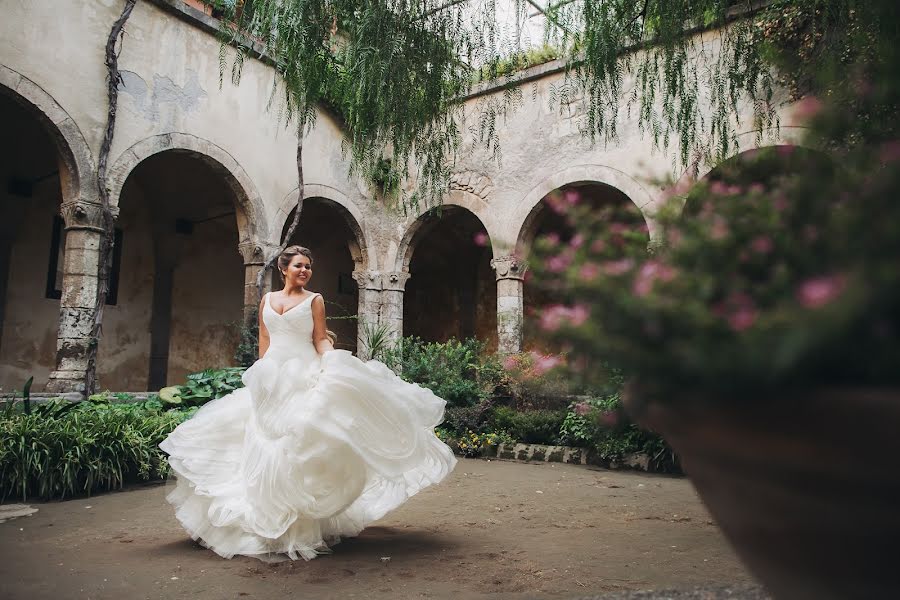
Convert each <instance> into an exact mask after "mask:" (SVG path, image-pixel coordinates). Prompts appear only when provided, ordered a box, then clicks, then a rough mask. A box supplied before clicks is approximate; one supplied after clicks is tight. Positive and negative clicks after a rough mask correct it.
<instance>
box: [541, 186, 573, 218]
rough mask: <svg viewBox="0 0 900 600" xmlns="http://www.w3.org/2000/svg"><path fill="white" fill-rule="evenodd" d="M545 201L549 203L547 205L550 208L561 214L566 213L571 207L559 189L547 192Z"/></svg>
mask: <svg viewBox="0 0 900 600" xmlns="http://www.w3.org/2000/svg"><path fill="white" fill-rule="evenodd" d="M544 201H545V202H546V203H547V206H549V207H550V210H552V211H553V212H555V213H556V214H559V215H561V214H564V213H565V212H566V210H568V208H569V206H568V205H567V204H566V201H565V200H564V199H563V195H562V193H560V192H559V190H556V191H553V192H550V193H549V194H547V195H546V196H545V197H544Z"/></svg>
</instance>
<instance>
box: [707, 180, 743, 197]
mask: <svg viewBox="0 0 900 600" xmlns="http://www.w3.org/2000/svg"><path fill="white" fill-rule="evenodd" d="M709 191H711V192H712V193H713V194H716V195H717V196H737V195H738V194H740V193H741V192H742V191H743V190H742V189H741V186H739V185H726V184H725V183H723V182H721V181H714V182H713V183H712V185H711V186H709Z"/></svg>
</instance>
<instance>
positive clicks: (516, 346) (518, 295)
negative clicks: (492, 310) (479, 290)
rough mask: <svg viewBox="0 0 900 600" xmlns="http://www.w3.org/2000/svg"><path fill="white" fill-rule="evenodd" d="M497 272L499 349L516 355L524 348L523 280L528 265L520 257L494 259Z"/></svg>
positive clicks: (492, 261)
mask: <svg viewBox="0 0 900 600" xmlns="http://www.w3.org/2000/svg"><path fill="white" fill-rule="evenodd" d="M491 266H492V267H494V271H495V273H496V275H497V350H498V351H499V352H501V353H504V354H514V353H516V352H521V350H522V326H523V323H524V319H525V317H524V312H525V311H524V304H523V293H522V291H523V282H524V279H525V270H526V269H527V267H528V265H526V264H525V262H524V261H523V260H522V259H520V258H519V257H517V256H502V257H500V258H495V259H493V260H491Z"/></svg>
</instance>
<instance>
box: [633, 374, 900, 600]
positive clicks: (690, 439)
mask: <svg viewBox="0 0 900 600" xmlns="http://www.w3.org/2000/svg"><path fill="white" fill-rule="evenodd" d="M630 396H631V397H630V398H629V399H628V400H627V401H626V405H627V407H628V408H629V411H630V412H631V413H632V416H633V417H634V418H635V419H636V420H637V421H638V422H639V423H641V424H642V425H644V426H647V427H649V428H651V429H653V430H655V431H657V432H659V433H661V434H662V435H663V437H665V439H666V440H667V441H668V442H669V444H671V446H672V447H673V448H674V450H675V451H676V452H677V453H678V454H679V456H680V457H681V459H682V464H683V466H684V470H685V472H686V473H687V474H688V476H689V477H690V479H691V481H692V482H693V484H694V486H695V487H696V488H697V491H698V493H699V494H700V497H701V498H702V499H703V502H704V503H705V504H706V506H707V507H708V509H709V511H710V512H711V513H712V515H713V517H714V518H715V519H716V521H717V522H718V524H719V525H720V527H721V528H722V531H723V532H724V533H725V536H726V537H727V538H728V540H729V541H730V542H731V544H732V545H733V546H734V548H735V550H736V551H737V553H738V555H739V556H740V557H741V558H742V559H743V561H744V562H745V563H746V565H747V566H748V567H749V569H750V570H751V571H752V572H753V573H754V574H755V575H756V576H757V577H758V578H759V579H760V580H761V581H762V582H763V584H764V585H765V586H766V587H767V588H768V589H769V591H770V592H771V593H772V594H773V595H774V596H775V597H776V598H779V599H790V600H796V599H807V598H809V599H813V598H815V599H817V600H824V599H830V598H897V597H900V564H898V559H900V389H880V390H874V389H841V390H835V389H828V390H817V391H814V392H785V393H783V394H780V395H774V396H772V397H765V398H758V399H755V400H754V399H751V400H749V401H748V400H746V399H741V400H737V399H733V398H715V399H713V398H702V397H699V398H698V397H695V398H685V400H686V401H684V402H682V401H679V400H676V401H669V402H661V401H654V400H652V399H647V398H646V397H644V398H642V397H641V395H640V392H635V391H634V390H632V391H631V394H630Z"/></svg>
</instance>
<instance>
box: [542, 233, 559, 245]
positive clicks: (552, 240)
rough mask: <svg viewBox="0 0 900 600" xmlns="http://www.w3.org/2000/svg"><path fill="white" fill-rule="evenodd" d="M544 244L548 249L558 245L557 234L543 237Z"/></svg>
mask: <svg viewBox="0 0 900 600" xmlns="http://www.w3.org/2000/svg"><path fill="white" fill-rule="evenodd" d="M543 240H544V243H546V244H547V245H548V246H550V247H555V246H558V245H559V234H558V233H556V232H555V231H554V232H551V233H548V234H547V235H545V236H544V237H543Z"/></svg>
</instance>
